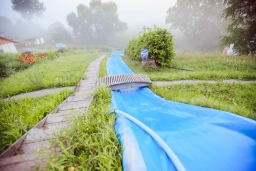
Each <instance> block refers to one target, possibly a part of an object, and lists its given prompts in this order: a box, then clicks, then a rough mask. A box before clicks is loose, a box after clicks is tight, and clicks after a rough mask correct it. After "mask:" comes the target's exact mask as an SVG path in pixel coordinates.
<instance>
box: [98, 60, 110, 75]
mask: <svg viewBox="0 0 256 171" xmlns="http://www.w3.org/2000/svg"><path fill="white" fill-rule="evenodd" d="M107 60H108V56H105V58H104V59H103V60H102V61H101V63H100V70H99V75H98V77H99V78H101V77H106V76H107V64H106V63H107Z"/></svg>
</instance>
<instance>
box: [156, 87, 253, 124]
mask: <svg viewBox="0 0 256 171" xmlns="http://www.w3.org/2000/svg"><path fill="white" fill-rule="evenodd" d="M151 90H152V91H153V92H154V93H156V94H158V95H160V96H162V97H164V98H165V99H167V100H172V101H177V102H182V103H188V104H193V105H198V106H205V107H210V108H215V109H219V110H224V111H228V112H232V113H236V114H239V115H242V116H245V117H248V118H252V119H254V120H256V84H235V83H234V84H228V83H222V82H218V83H216V84H207V83H200V84H181V85H172V86H163V87H158V86H152V87H151Z"/></svg>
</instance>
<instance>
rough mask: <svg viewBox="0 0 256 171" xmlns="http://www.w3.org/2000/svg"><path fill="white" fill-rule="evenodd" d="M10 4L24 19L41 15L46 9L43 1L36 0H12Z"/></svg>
mask: <svg viewBox="0 0 256 171" xmlns="http://www.w3.org/2000/svg"><path fill="white" fill-rule="evenodd" d="M12 4H13V6H12V9H13V10H14V11H17V12H19V13H20V14H21V16H22V17H23V18H25V19H32V18H33V17H34V16H37V17H41V16H42V14H43V12H44V11H45V9H46V8H45V6H44V3H43V2H39V1H38V0H12Z"/></svg>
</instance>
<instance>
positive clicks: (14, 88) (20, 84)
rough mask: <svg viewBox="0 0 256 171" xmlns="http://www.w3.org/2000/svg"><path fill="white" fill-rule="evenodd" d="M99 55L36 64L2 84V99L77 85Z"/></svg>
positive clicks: (86, 55) (72, 57)
mask: <svg viewBox="0 0 256 171" xmlns="http://www.w3.org/2000/svg"><path fill="white" fill-rule="evenodd" d="M97 57H99V54H77V55H74V54H73V55H66V56H61V57H59V58H56V59H54V60H48V61H46V62H44V63H40V64H35V65H33V66H31V67H30V68H28V69H26V70H24V71H22V72H18V73H15V74H13V75H11V76H10V77H8V78H6V79H3V80H2V81H1V82H0V97H7V96H11V95H15V94H19V93H24V92H30V91H35V90H40V89H43V88H53V87H65V86H72V85H75V84H77V82H78V81H79V80H80V79H81V77H82V75H83V73H84V72H85V70H86V68H87V67H88V65H89V64H90V63H91V62H92V61H93V60H94V59H96V58H97Z"/></svg>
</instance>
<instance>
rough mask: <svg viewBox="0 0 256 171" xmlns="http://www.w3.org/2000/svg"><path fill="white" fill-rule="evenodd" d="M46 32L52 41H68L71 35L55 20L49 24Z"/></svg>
mask: <svg viewBox="0 0 256 171" xmlns="http://www.w3.org/2000/svg"><path fill="white" fill-rule="evenodd" d="M48 34H49V35H50V36H51V39H52V40H53V41H54V43H69V42H71V35H70V33H69V32H68V31H67V29H66V28H65V27H64V26H63V24H61V23H60V22H55V23H53V24H51V25H50V26H49V29H48Z"/></svg>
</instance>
